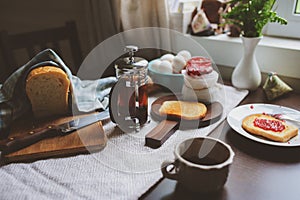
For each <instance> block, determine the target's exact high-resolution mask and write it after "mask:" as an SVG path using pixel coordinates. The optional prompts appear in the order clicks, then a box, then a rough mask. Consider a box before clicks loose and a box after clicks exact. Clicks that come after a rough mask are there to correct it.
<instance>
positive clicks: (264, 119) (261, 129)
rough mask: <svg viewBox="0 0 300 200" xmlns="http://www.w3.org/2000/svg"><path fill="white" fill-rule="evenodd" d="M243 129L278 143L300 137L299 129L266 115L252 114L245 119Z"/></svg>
mask: <svg viewBox="0 0 300 200" xmlns="http://www.w3.org/2000/svg"><path fill="white" fill-rule="evenodd" d="M242 127H243V128H244V129H245V130H246V131H247V132H249V133H251V134H254V135H259V136H262V137H265V138H267V139H270V140H273V141H277V142H287V141H289V140H290V139H291V138H293V137H295V136H296V135H298V128H297V127H295V126H292V125H289V124H287V123H286V122H284V121H282V120H279V119H277V118H274V117H272V116H270V115H266V114H252V115H249V116H247V117H245V118H244V119H243V122H242Z"/></svg>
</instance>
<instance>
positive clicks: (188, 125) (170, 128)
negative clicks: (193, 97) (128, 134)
mask: <svg viewBox="0 0 300 200" xmlns="http://www.w3.org/2000/svg"><path fill="white" fill-rule="evenodd" d="M171 100H181V95H168V96H163V97H160V98H158V99H156V100H155V101H154V102H153V103H152V105H151V116H152V117H153V118H154V119H156V120H158V121H161V122H160V124H159V125H158V126H156V127H155V128H154V129H152V130H151V131H150V132H149V133H148V134H147V135H146V138H145V143H146V146H149V147H151V148H159V147H160V146H161V145H162V144H163V143H164V142H165V141H166V140H167V139H168V138H169V137H170V136H171V135H172V134H173V133H174V132H175V131H176V130H177V129H194V128H200V127H205V126H208V125H210V124H213V123H215V122H216V121H218V120H219V119H220V117H221V116H222V113H223V106H222V105H221V104H220V103H218V102H214V103H211V104H208V105H206V107H207V113H206V115H205V117H204V118H202V119H200V118H199V119H198V120H184V119H180V118H178V117H174V116H162V115H160V113H159V109H160V107H161V105H162V104H163V102H165V101H171Z"/></svg>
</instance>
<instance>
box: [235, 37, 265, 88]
mask: <svg viewBox="0 0 300 200" xmlns="http://www.w3.org/2000/svg"><path fill="white" fill-rule="evenodd" d="M241 38H242V42H243V47H244V54H243V57H242V59H241V60H240V62H239V63H238V64H237V66H236V67H235V69H234V70H233V73H232V76H231V81H232V85H233V86H234V87H236V88H239V89H248V90H256V89H257V88H258V87H259V85H260V83H261V73H260V69H259V66H258V64H257V61H256V57H255V49H256V46H257V44H258V42H259V41H260V40H261V38H262V37H241Z"/></svg>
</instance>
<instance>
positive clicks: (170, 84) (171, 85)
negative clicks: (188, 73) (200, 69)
mask: <svg viewBox="0 0 300 200" xmlns="http://www.w3.org/2000/svg"><path fill="white" fill-rule="evenodd" d="M153 62H155V60H152V61H150V62H149V64H148V75H149V76H150V77H151V79H152V81H153V82H154V83H156V84H158V85H161V86H164V87H166V88H168V89H170V90H171V91H172V92H174V93H181V90H182V86H183V82H184V80H183V75H182V74H171V73H161V72H158V71H157V70H155V69H154V68H153V67H152V64H153Z"/></svg>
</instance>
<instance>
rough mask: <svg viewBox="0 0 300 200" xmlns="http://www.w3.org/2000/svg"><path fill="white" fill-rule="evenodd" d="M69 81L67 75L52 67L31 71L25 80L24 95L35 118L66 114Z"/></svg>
mask: <svg viewBox="0 0 300 200" xmlns="http://www.w3.org/2000/svg"><path fill="white" fill-rule="evenodd" d="M69 88H70V80H69V79H68V76H67V74H66V73H65V72H64V71H63V70H62V69H60V68H58V67H54V66H43V67H39V68H35V69H33V70H32V71H31V72H30V73H29V75H28V76H27V79H26V94H27V96H28V98H29V100H30V102H31V106H32V111H33V114H34V116H35V117H37V118H40V117H47V116H53V115H63V114H67V113H68V92H69Z"/></svg>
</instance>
